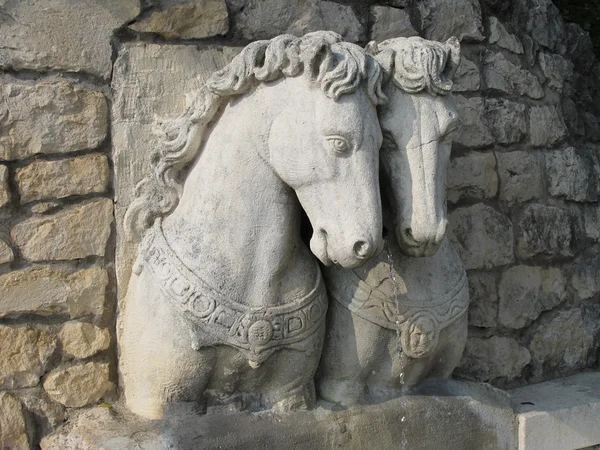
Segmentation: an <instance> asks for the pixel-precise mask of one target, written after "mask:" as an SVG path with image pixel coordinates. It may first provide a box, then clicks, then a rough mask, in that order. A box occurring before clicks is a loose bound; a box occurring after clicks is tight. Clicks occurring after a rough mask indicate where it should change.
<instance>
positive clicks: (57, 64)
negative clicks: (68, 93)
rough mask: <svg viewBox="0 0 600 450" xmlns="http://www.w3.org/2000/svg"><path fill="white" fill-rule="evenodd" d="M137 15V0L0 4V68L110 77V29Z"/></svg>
mask: <svg viewBox="0 0 600 450" xmlns="http://www.w3.org/2000/svg"><path fill="white" fill-rule="evenodd" d="M139 12H140V6H139V1H138V0H105V1H102V2H98V1H95V0H78V1H76V2H73V1H71V0H45V1H44V2H43V4H41V3H39V2H30V1H17V2H2V4H1V5H0V16H2V17H4V18H5V20H3V23H2V27H1V28H0V42H5V43H8V44H10V45H3V46H2V48H0V67H3V68H12V69H15V70H21V69H31V70H37V71H41V70H63V71H70V72H88V73H91V74H94V75H98V76H100V77H103V78H109V76H110V73H111V69H112V62H111V55H112V49H111V46H110V38H111V37H112V35H113V31H114V30H115V29H116V28H118V27H120V26H121V25H123V24H125V23H127V22H129V21H130V20H132V19H133V18H135V16H137V15H138V14H139ZM81 123H83V122H78V123H77V125H78V126H81Z"/></svg>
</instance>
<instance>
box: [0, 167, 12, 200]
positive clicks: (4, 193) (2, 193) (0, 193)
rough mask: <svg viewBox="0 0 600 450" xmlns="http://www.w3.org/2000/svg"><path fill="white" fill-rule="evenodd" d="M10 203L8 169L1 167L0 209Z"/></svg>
mask: <svg viewBox="0 0 600 450" xmlns="http://www.w3.org/2000/svg"><path fill="white" fill-rule="evenodd" d="M9 203H10V187H9V186H8V167H6V166H3V165H0V208H2V207H4V206H6V205H8V204H9Z"/></svg>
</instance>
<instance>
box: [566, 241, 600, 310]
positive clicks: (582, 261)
mask: <svg viewBox="0 0 600 450" xmlns="http://www.w3.org/2000/svg"><path fill="white" fill-rule="evenodd" d="M571 274H572V275H571V284H572V285H573V287H574V288H575V291H576V292H577V295H579V297H580V298H582V299H588V298H592V297H593V296H595V295H598V294H600V255H598V254H595V253H594V252H593V251H592V252H590V253H584V254H582V255H580V256H579V257H578V258H577V259H576V260H575V261H574V262H573V264H572V265H571Z"/></svg>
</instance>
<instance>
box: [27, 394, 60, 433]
mask: <svg viewBox="0 0 600 450" xmlns="http://www.w3.org/2000/svg"><path fill="white" fill-rule="evenodd" d="M19 398H20V399H21V401H22V402H23V405H24V406H25V408H26V409H27V410H28V411H31V412H32V413H33V414H35V415H37V416H40V417H44V418H45V419H46V420H47V424H46V423H42V424H41V425H42V430H41V431H42V434H47V433H50V432H51V431H53V430H54V429H55V428H56V427H57V426H58V425H60V424H62V423H63V422H64V421H65V418H66V417H65V416H66V415H65V408H64V407H63V406H62V405H59V404H58V403H54V402H53V401H51V400H50V399H49V398H48V395H47V394H46V393H45V392H44V389H43V388H42V387H41V386H39V387H35V388H30V389H21V390H19ZM40 422H44V421H40ZM38 423H39V422H38Z"/></svg>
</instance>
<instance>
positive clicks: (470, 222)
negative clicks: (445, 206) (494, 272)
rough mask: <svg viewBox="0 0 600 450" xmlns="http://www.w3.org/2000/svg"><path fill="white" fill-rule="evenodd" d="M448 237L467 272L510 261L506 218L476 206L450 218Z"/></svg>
mask: <svg viewBox="0 0 600 450" xmlns="http://www.w3.org/2000/svg"><path fill="white" fill-rule="evenodd" d="M449 222H450V223H449V226H448V234H449V237H450V240H451V241H452V243H453V244H454V245H455V246H456V250H457V251H458V254H459V255H460V257H461V259H462V260H463V263H464V264H465V267H466V268H467V269H484V268H485V269H490V268H492V267H497V266H502V265H504V264H509V263H511V262H512V261H513V260H514V255H513V228H512V224H511V223H510V220H509V219H508V217H506V216H505V215H504V214H501V213H499V212H497V211H495V210H494V209H492V208H490V207H489V206H486V205H483V204H481V203H478V204H476V205H473V206H469V207H467V208H458V209H457V210H455V211H454V212H453V213H452V214H451V215H450V221H449Z"/></svg>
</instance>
